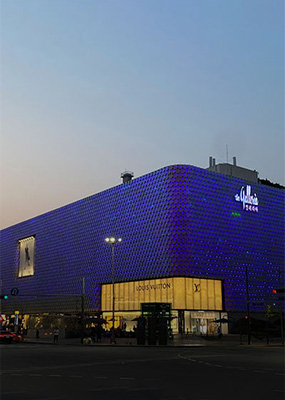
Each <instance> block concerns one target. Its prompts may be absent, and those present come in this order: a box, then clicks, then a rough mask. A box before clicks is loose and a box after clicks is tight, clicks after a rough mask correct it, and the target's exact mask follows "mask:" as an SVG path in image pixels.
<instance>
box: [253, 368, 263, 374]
mask: <svg viewBox="0 0 285 400" xmlns="http://www.w3.org/2000/svg"><path fill="white" fill-rule="evenodd" d="M253 372H259V373H261V374H265V373H266V372H265V371H260V370H258V369H255V370H253Z"/></svg>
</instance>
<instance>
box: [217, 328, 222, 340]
mask: <svg viewBox="0 0 285 400" xmlns="http://www.w3.org/2000/svg"><path fill="white" fill-rule="evenodd" d="M222 336H223V334H222V331H221V328H220V326H219V327H218V338H219V339H222Z"/></svg>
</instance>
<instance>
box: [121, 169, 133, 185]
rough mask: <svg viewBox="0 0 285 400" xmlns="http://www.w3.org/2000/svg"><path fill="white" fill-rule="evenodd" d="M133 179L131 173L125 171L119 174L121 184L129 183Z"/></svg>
mask: <svg viewBox="0 0 285 400" xmlns="http://www.w3.org/2000/svg"><path fill="white" fill-rule="evenodd" d="M133 177H134V173H133V172H131V171H125V172H122V173H121V178H122V179H123V183H128V182H131V180H132V178H133Z"/></svg>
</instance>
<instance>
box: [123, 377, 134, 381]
mask: <svg viewBox="0 0 285 400" xmlns="http://www.w3.org/2000/svg"><path fill="white" fill-rule="evenodd" d="M120 379H124V380H129V381H134V380H135V378H129V377H127V376H126V377H124V376H121V377H120Z"/></svg>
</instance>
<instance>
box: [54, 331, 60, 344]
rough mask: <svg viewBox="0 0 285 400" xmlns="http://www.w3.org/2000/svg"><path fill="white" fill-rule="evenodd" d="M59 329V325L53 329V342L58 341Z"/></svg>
mask: <svg viewBox="0 0 285 400" xmlns="http://www.w3.org/2000/svg"><path fill="white" fill-rule="evenodd" d="M58 336H59V329H58V328H57V327H55V328H54V330H53V343H58Z"/></svg>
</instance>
